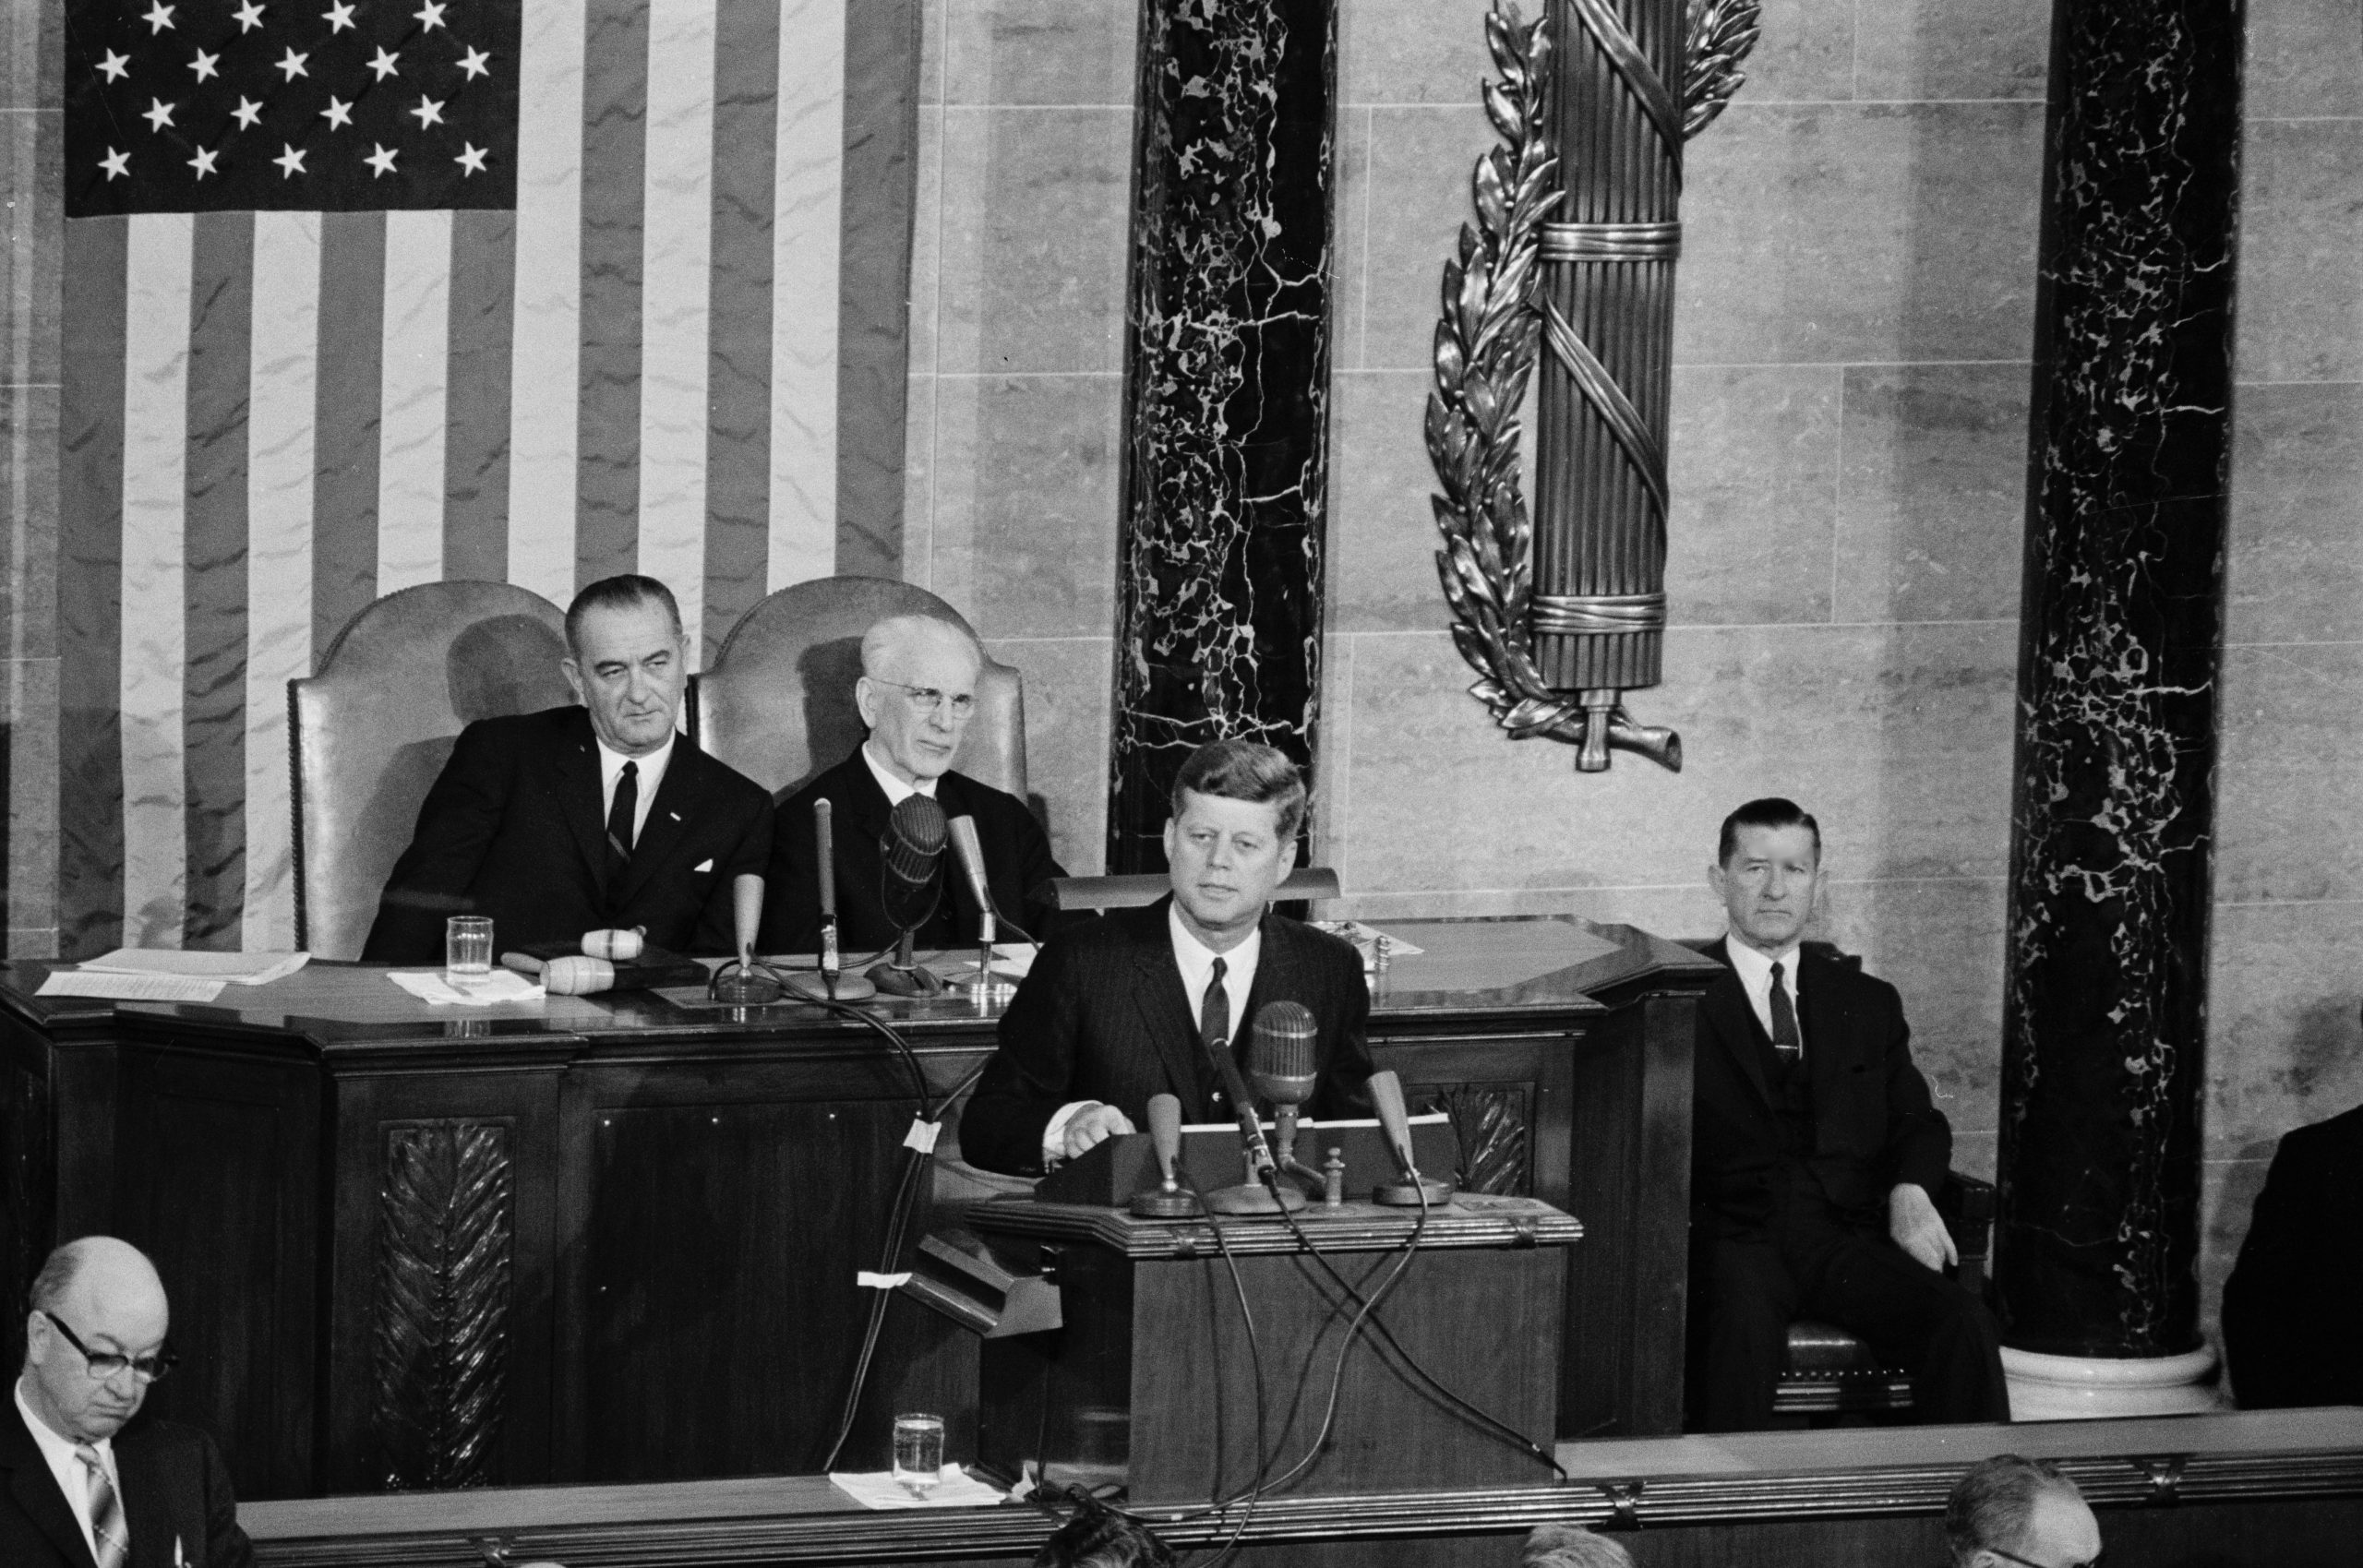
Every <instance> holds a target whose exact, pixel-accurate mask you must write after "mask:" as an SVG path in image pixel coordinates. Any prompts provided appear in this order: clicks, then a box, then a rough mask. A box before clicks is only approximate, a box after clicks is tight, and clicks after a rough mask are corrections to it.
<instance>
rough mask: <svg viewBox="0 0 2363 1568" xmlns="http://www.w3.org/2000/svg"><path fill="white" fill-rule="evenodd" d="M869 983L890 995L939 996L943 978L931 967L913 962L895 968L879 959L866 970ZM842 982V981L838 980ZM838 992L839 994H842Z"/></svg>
mask: <svg viewBox="0 0 2363 1568" xmlns="http://www.w3.org/2000/svg"><path fill="white" fill-rule="evenodd" d="M867 973H868V975H869V977H870V984H871V985H872V986H875V987H878V989H879V990H881V991H883V992H884V993H885V994H886V995H888V996H890V997H940V996H942V994H943V978H942V976H940V975H938V974H936V972H935V971H934V970H932V969H927V968H923V967H921V966H920V965H918V964H913V965H912V966H911V967H910V968H908V969H897V968H895V967H894V965H893V964H888V963H885V962H883V961H881V962H879V963H877V964H871V965H870V968H869V970H868V971H867ZM839 983H840V984H843V982H842V981H841V982H839ZM843 994H844V993H843V992H839V995H843Z"/></svg>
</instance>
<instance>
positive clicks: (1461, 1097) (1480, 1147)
mask: <svg viewBox="0 0 2363 1568" xmlns="http://www.w3.org/2000/svg"><path fill="white" fill-rule="evenodd" d="M1411 1100H1412V1104H1413V1105H1414V1106H1415V1107H1417V1108H1418V1110H1419V1112H1420V1113H1421V1114H1422V1115H1424V1114H1426V1113H1427V1112H1429V1111H1437V1110H1440V1111H1442V1112H1444V1113H1445V1116H1446V1117H1447V1118H1449V1119H1451V1122H1452V1131H1453V1132H1454V1134H1455V1135H1456V1136H1457V1137H1458V1138H1459V1140H1460V1168H1459V1169H1458V1170H1457V1171H1455V1172H1454V1173H1453V1179H1454V1182H1455V1184H1456V1185H1457V1186H1458V1187H1459V1188H1460V1190H1461V1191H1464V1192H1495V1193H1509V1194H1513V1195H1515V1196H1518V1197H1531V1196H1533V1193H1534V1158H1533V1145H1534V1137H1533V1127H1534V1086H1533V1085H1532V1084H1530V1083H1424V1084H1420V1085H1416V1086H1415V1087H1414V1088H1413V1090H1412V1092H1411Z"/></svg>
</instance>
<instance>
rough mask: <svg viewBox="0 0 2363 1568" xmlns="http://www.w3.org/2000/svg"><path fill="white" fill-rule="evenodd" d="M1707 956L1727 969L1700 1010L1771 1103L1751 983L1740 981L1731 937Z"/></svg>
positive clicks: (1701, 1002)
mask: <svg viewBox="0 0 2363 1568" xmlns="http://www.w3.org/2000/svg"><path fill="white" fill-rule="evenodd" d="M1707 956H1708V957H1709V958H1711V959H1713V960H1714V961H1715V962H1716V963H1718V964H1721V965H1722V966H1723V973H1722V976H1721V978H1719V979H1717V980H1716V981H1715V983H1714V984H1713V985H1711V986H1709V987H1707V990H1706V994H1705V995H1703V996H1701V997H1700V998H1699V999H1698V1007H1699V1010H1700V1011H1703V1012H1705V1013H1706V1015H1707V1022H1708V1023H1710V1024H1712V1025H1713V1029H1712V1033H1713V1035H1714V1036H1715V1038H1717V1039H1718V1040H1721V1042H1722V1043H1723V1048H1724V1049H1725V1050H1727V1051H1729V1052H1730V1053H1731V1056H1732V1059H1733V1061H1735V1062H1737V1063H1738V1064H1739V1070H1740V1071H1741V1072H1743V1073H1745V1074H1746V1076H1747V1081H1748V1083H1751V1084H1753V1085H1755V1087H1756V1094H1757V1098H1758V1099H1761V1100H1762V1101H1763V1102H1764V1103H1765V1104H1766V1105H1768V1106H1769V1105H1770V1104H1771V1103H1772V1092H1771V1090H1770V1089H1769V1088H1768V1087H1766V1085H1765V1083H1764V1064H1763V1062H1762V1061H1760V1060H1758V1059H1757V1054H1756V1031H1757V1023H1756V1010H1755V1009H1754V1008H1752V1007H1750V1006H1749V1005H1748V1002H1747V987H1745V986H1743V985H1741V984H1740V983H1739V971H1738V970H1736V969H1734V968H1733V967H1732V955H1731V949H1730V947H1729V940H1728V939H1726V940H1724V941H1720V942H1717V943H1716V944H1715V945H1714V946H1712V947H1710V948H1709V949H1708V950H1707ZM1808 1038H1810V1036H1808Z"/></svg>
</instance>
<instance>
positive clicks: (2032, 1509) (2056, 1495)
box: [1945, 1454, 2101, 1568]
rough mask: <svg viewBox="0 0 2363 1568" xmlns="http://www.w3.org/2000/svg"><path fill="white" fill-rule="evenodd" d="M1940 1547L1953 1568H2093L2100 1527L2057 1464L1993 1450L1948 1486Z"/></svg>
mask: <svg viewBox="0 0 2363 1568" xmlns="http://www.w3.org/2000/svg"><path fill="white" fill-rule="evenodd" d="M1945 1544H1946V1546H1947V1547H1949V1549H1950V1550H1951V1552H1952V1562H1953V1568H2098V1564H2099V1562H2100V1560H2101V1526H2100V1521H2099V1520H2097V1519H2095V1518H2093V1510H2092V1508H2091V1506H2090V1505H2089V1504H2088V1503H2086V1502H2084V1494H2083V1493H2082V1492H2081V1491H2079V1490H2076V1483H2075V1482H2074V1481H2072V1480H2069V1478H2068V1477H2067V1476H2066V1474H2064V1473H2063V1472H2062V1471H2061V1470H2060V1468H2059V1466H2057V1465H2054V1464H2052V1463H2051V1462H2050V1461H2049V1460H2047V1459H2022V1458H2021V1457H2019V1455H2017V1454H1996V1455H1995V1456H1994V1457H1993V1458H1991V1459H1984V1460H1980V1461H1979V1462H1978V1463H1976V1464H1974V1465H1972V1466H1970V1467H1969V1469H1968V1471H1967V1472H1966V1473H1964V1474H1963V1475H1962V1477H1961V1479H1960V1480H1958V1481H1956V1482H1954V1483H1953V1490H1952V1495H1951V1496H1950V1497H1949V1498H1948V1499H1947V1500H1946V1502H1945Z"/></svg>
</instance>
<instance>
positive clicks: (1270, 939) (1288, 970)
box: [1230, 910, 1300, 1071]
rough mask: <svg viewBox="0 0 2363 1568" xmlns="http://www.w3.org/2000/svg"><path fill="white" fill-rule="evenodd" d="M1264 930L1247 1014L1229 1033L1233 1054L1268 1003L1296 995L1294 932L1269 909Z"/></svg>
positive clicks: (1296, 955)
mask: <svg viewBox="0 0 2363 1568" xmlns="http://www.w3.org/2000/svg"><path fill="white" fill-rule="evenodd" d="M1261 929H1262V931H1263V935H1264V951H1263V952H1260V953H1258V954H1257V955H1256V958H1255V978H1254V981H1253V983H1252V984H1250V985H1249V986H1248V987H1247V1013H1246V1016H1245V1017H1243V1018H1241V1019H1240V1020H1239V1021H1238V1024H1237V1026H1236V1027H1234V1028H1233V1029H1232V1030H1231V1032H1230V1036H1231V1045H1232V1047H1233V1050H1234V1052H1235V1051H1236V1049H1237V1047H1238V1043H1239V1036H1240V1035H1242V1034H1245V1033H1247V1032H1248V1031H1250V1030H1252V1029H1253V1028H1254V1027H1255V1015H1256V1014H1257V1013H1259V1012H1261V1011H1264V1004H1265V1002H1268V1001H1270V1000H1272V999H1274V998H1275V997H1284V996H1293V995H1295V994H1296V988H1297V987H1296V980H1297V960H1298V957H1299V956H1300V955H1299V954H1298V952H1297V947H1296V943H1295V942H1294V941H1293V940H1290V939H1291V938H1292V937H1293V936H1294V935H1295V933H1294V932H1292V931H1289V930H1288V929H1286V928H1284V927H1283V926H1282V925H1281V922H1280V917H1279V916H1277V915H1275V914H1273V913H1272V912H1271V911H1269V910H1265V912H1264V921H1263V925H1262V928H1261ZM1251 1037H1252V1036H1251ZM1245 1067H1246V1064H1245V1062H1244V1061H1242V1062H1241V1071H1245Z"/></svg>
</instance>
